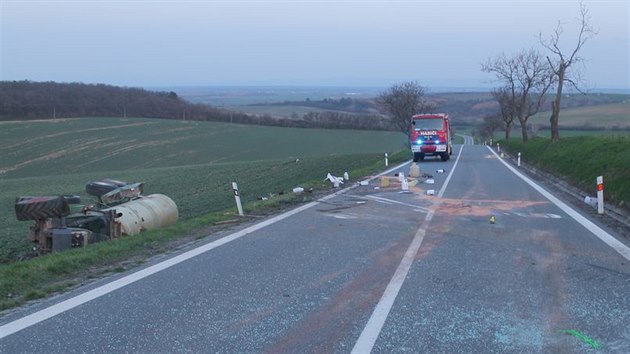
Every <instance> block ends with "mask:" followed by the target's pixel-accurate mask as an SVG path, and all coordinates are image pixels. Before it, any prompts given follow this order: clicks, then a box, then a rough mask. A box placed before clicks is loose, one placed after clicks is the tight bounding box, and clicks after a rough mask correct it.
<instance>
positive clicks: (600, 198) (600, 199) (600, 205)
mask: <svg viewBox="0 0 630 354" xmlns="http://www.w3.org/2000/svg"><path fill="white" fill-rule="evenodd" d="M597 213H598V214H603V213H604V177H603V176H597Z"/></svg>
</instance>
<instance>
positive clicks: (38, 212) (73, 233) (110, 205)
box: [15, 179, 179, 253]
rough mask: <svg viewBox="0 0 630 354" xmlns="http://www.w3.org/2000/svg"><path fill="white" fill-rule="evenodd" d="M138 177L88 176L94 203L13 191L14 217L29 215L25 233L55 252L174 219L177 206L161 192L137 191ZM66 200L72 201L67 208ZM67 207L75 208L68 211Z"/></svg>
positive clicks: (40, 247) (41, 248) (42, 250)
mask: <svg viewBox="0 0 630 354" xmlns="http://www.w3.org/2000/svg"><path fill="white" fill-rule="evenodd" d="M143 188H144V184H143V183H127V182H122V181H118V180H111V179H105V180H101V181H93V182H89V183H87V185H86V192H87V193H88V194H90V195H92V196H94V197H96V198H97V201H96V204H97V205H100V206H101V207H98V208H97V207H95V206H93V205H80V204H81V198H80V197H79V196H75V195H63V196H48V197H18V198H16V202H15V215H16V217H17V219H18V220H33V221H35V224H34V225H33V226H31V227H30V230H29V239H30V240H31V241H32V242H34V243H35V244H36V245H37V247H36V249H37V251H38V253H47V252H57V251H62V250H65V249H68V248H71V247H83V246H87V245H88V244H90V243H94V242H99V241H105V240H109V239H112V238H117V237H120V236H132V235H137V234H139V233H141V232H143V231H147V230H154V229H158V228H161V227H166V226H169V225H173V224H175V223H176V222H177V219H178V217H179V212H178V210H177V205H176V204H175V202H174V201H173V200H172V199H171V198H169V197H167V196H166V195H163V194H151V195H148V196H144V195H142V194H141V193H142V191H143ZM70 205H73V206H75V205H76V206H77V207H75V208H70ZM71 209H75V210H77V209H80V211H79V212H74V213H72V212H71Z"/></svg>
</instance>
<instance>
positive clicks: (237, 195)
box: [232, 182, 245, 216]
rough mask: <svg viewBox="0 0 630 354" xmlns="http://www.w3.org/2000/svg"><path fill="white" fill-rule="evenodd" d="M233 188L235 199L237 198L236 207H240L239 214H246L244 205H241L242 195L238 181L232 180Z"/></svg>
mask: <svg viewBox="0 0 630 354" xmlns="http://www.w3.org/2000/svg"><path fill="white" fill-rule="evenodd" d="M232 190H234V199H236V208H237V209H238V215H240V216H244V215H245V214H243V206H242V205H241V196H240V194H239V193H238V186H237V185H236V182H232Z"/></svg>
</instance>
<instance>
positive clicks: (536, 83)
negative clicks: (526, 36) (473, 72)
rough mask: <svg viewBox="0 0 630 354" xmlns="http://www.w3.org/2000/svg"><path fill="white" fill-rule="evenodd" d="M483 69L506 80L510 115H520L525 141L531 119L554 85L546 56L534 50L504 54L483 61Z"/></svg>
mask: <svg viewBox="0 0 630 354" xmlns="http://www.w3.org/2000/svg"><path fill="white" fill-rule="evenodd" d="M481 70H482V71H485V72H488V73H494V74H495V75H496V77H497V79H498V80H499V81H501V82H502V83H503V89H499V91H501V90H503V92H504V93H505V95H506V97H505V102H504V104H506V105H508V107H506V108H505V110H506V114H508V115H512V116H513V117H514V116H515V117H516V118H518V120H519V123H520V124H521V131H522V135H523V142H527V141H528V140H529V136H528V133H527V120H528V119H529V117H531V116H533V115H534V114H536V113H538V111H539V110H540V107H541V106H542V105H543V103H544V102H545V95H546V94H547V91H548V90H549V88H550V87H551V85H552V84H553V75H552V72H551V70H550V68H549V67H548V65H547V64H546V63H545V61H544V59H543V58H542V55H541V54H540V53H538V52H537V51H535V50H533V49H530V50H523V51H521V52H520V53H518V54H517V55H515V56H513V57H506V56H505V55H501V56H498V57H496V58H495V59H494V60H488V62H487V63H486V64H482V67H481ZM499 104H501V102H500V103H499Z"/></svg>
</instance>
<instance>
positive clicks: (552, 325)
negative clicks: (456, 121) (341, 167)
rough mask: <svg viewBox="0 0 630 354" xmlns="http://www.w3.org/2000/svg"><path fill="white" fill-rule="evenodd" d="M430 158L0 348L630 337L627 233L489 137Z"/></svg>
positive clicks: (479, 344) (458, 348)
mask: <svg viewBox="0 0 630 354" xmlns="http://www.w3.org/2000/svg"><path fill="white" fill-rule="evenodd" d="M460 152H461V155H460V156H459V158H457V159H456V157H458V156H457V155H459V154H460ZM420 168H421V170H422V171H421V172H422V173H426V174H431V175H432V176H433V179H434V182H435V183H434V184H427V183H426V181H425V180H426V179H427V178H426V177H425V178H419V179H418V181H419V182H420V183H418V184H416V185H413V182H412V185H411V186H410V187H409V190H408V191H403V190H402V189H401V183H400V182H399V178H398V177H396V176H394V173H396V172H398V171H403V172H404V173H405V175H408V174H409V170H410V168H409V165H406V166H402V167H399V168H396V169H395V170H393V171H391V172H390V173H389V174H388V176H389V177H386V178H385V179H384V180H386V181H387V182H388V183H389V185H388V186H385V185H382V184H381V178H376V179H374V180H372V181H371V182H370V184H369V185H367V186H355V187H353V188H349V187H348V186H346V187H345V188H343V189H342V190H341V192H340V193H337V194H335V195H331V196H329V197H327V198H325V199H323V200H321V201H319V202H315V203H311V204H308V205H305V206H303V207H301V208H300V209H297V210H295V211H293V212H291V213H290V214H286V215H282V216H279V217H275V218H272V219H269V220H266V221H264V222H263V223H262V224H258V225H254V226H250V227H248V228H247V229H243V230H240V231H237V232H233V233H231V234H227V233H226V234H222V235H220V236H219V237H218V238H217V237H213V238H210V239H209V240H208V241H207V242H208V243H206V244H205V245H202V246H200V245H196V246H195V248H193V249H190V250H186V251H185V252H182V253H181V254H180V255H178V256H177V257H169V258H168V259H162V260H156V261H155V262H154V264H150V265H147V267H146V268H144V269H142V270H140V271H139V272H136V273H133V272H130V273H128V274H121V275H119V276H117V277H116V278H109V279H105V280H102V281H100V282H97V283H95V284H91V285H90V286H89V287H85V288H81V289H77V290H76V291H73V292H72V293H69V294H66V295H64V296H59V297H56V298H53V299H49V300H47V301H43V302H42V303H40V304H37V305H35V306H31V307H29V308H26V309H24V310H22V311H17V312H15V313H12V314H11V315H9V316H6V317H5V318H2V319H1V320H0V353H22V352H34V353H35V352H36V353H44V352H45V353H86V352H87V353H89V352H98V353H104V352H107V353H125V352H133V353H179V352H193V353H199V352H203V353H211V352H212V353H213V352H218V353H237V352H238V353H242V352H246V353H252V352H268V353H322V352H324V353H325V352H338V353H348V352H352V351H354V352H357V353H367V352H370V351H371V352H374V353H383V352H413V353H419V352H430V353H455V352H481V353H504V352H524V353H564V352H566V353H575V352H589V351H600V352H619V353H628V352H630V266H629V264H630V249H629V248H628V247H627V246H628V245H627V242H626V241H625V240H623V239H622V238H621V237H619V235H615V234H614V233H612V232H611V231H609V230H605V229H603V230H602V229H599V228H598V226H595V225H591V224H588V222H587V223H586V226H584V225H582V224H580V223H578V222H577V221H576V220H575V218H578V219H579V218H580V216H579V214H577V213H575V212H572V211H570V210H567V209H564V208H563V207H562V206H558V205H556V204H555V203H553V202H552V201H550V200H549V199H548V198H547V197H545V196H544V195H543V194H541V193H540V192H539V191H537V190H536V189H535V188H534V187H533V186H532V185H530V184H528V183H526V182H525V181H524V180H523V179H521V178H520V177H518V176H517V175H516V174H515V173H514V172H512V171H511V170H509V169H508V167H506V166H505V165H504V164H503V163H502V162H501V160H500V158H499V157H498V156H497V155H495V154H493V153H492V152H491V151H490V149H488V148H487V147H485V146H473V145H464V146H461V145H460V146H456V149H455V152H454V154H453V158H452V159H451V160H450V161H448V162H442V161H440V160H438V159H436V160H432V159H427V160H426V161H424V162H422V163H421V164H420ZM438 169H444V170H445V173H437V172H436V171H437V170H438ZM430 189H432V190H434V191H435V195H427V191H428V190H430ZM551 198H552V199H553V197H551ZM574 213H575V215H577V216H575V215H574ZM574 217H575V218H574ZM491 218H492V220H491ZM582 222H583V223H584V221H582ZM596 234H597V235H596ZM598 235H599V236H598ZM607 235H608V236H607ZM609 236H612V237H611V238H608V237H609ZM602 238H603V239H604V240H605V241H606V242H605V241H603V240H602ZM615 238H616V239H621V242H619V241H615ZM624 243H625V245H624ZM199 247H201V248H199Z"/></svg>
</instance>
